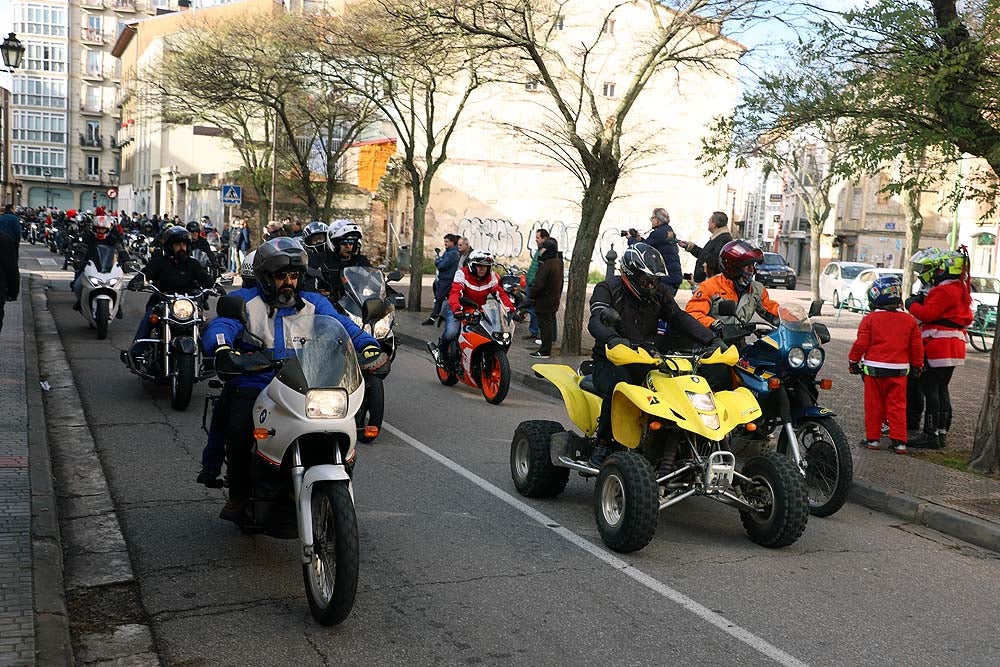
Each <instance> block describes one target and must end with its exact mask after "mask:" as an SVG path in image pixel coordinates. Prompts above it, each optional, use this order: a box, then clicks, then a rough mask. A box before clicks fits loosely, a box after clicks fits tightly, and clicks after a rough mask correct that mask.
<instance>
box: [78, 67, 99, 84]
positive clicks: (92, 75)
mask: <svg viewBox="0 0 1000 667" xmlns="http://www.w3.org/2000/svg"><path fill="white" fill-rule="evenodd" d="M80 76H82V77H83V78H84V79H86V80H88V81H103V80H104V68H103V67H87V66H84V67H81V68H80Z"/></svg>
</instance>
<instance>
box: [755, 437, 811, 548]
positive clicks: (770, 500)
mask: <svg viewBox="0 0 1000 667" xmlns="http://www.w3.org/2000/svg"><path fill="white" fill-rule="evenodd" d="M742 473H743V474H744V475H746V476H747V477H749V478H750V479H751V480H752V482H753V483H752V484H751V485H750V488H747V486H748V483H747V482H743V483H742V485H741V486H742V487H743V498H744V500H747V502H751V503H753V504H759V505H760V509H759V511H757V512H752V511H750V510H746V509H741V510H740V520H741V521H742V522H743V528H744V529H746V531H747V535H748V536H749V537H750V540H751V541H752V542H755V543H756V544H759V545H761V546H763V547H767V548H769V549H777V548H780V547H787V546H788V545H790V544H794V543H795V541H796V540H798V539H799V537H801V536H802V533H803V531H805V529H806V523H807V522H808V521H809V499H808V497H807V496H806V486H805V482H804V480H803V479H802V474H801V473H800V472H799V471H798V469H797V468H796V467H795V464H794V463H792V461H791V460H790V459H789V458H788V457H787V456H784V455H782V454H779V453H777V452H768V453H767V454H764V455H762V456H755V457H754V458H752V459H750V460H749V461H747V463H746V465H745V466H743V470H742Z"/></svg>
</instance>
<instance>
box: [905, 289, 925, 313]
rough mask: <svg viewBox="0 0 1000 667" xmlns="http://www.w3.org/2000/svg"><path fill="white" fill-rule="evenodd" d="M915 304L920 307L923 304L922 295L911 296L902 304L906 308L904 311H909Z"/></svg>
mask: <svg viewBox="0 0 1000 667" xmlns="http://www.w3.org/2000/svg"><path fill="white" fill-rule="evenodd" d="M915 303H919V304H921V305H922V304H923V303H924V294H922V293H921V294H914V295H913V296H911V297H910V298H909V299H907V300H906V301H905V302H904V305H905V306H906V309H907V310H909V309H910V306H912V305H913V304H915Z"/></svg>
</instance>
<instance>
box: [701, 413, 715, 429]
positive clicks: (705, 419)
mask: <svg viewBox="0 0 1000 667" xmlns="http://www.w3.org/2000/svg"><path fill="white" fill-rule="evenodd" d="M698 416H699V417H701V423H702V424H704V425H705V426H707V427H708V428H710V429H712V430H715V429H717V428H719V415H717V414H715V413H713V414H710V415H706V414H699V415H698Z"/></svg>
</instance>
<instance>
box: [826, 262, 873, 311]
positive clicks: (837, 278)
mask: <svg viewBox="0 0 1000 667" xmlns="http://www.w3.org/2000/svg"><path fill="white" fill-rule="evenodd" d="M874 268H875V267H874V266H873V265H871V264H865V263H864V262H830V263H829V264H827V265H826V268H825V269H823V273H821V274H820V275H819V298H821V299H823V300H824V301H827V302H829V303H832V304H833V307H834V308H839V307H840V297H841V296H843V295H845V294H847V286H848V285H849V284H850V283H851V282H853V281H854V279H855V278H857V277H858V274H860V273H861V272H862V271H864V270H865V269H874Z"/></svg>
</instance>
